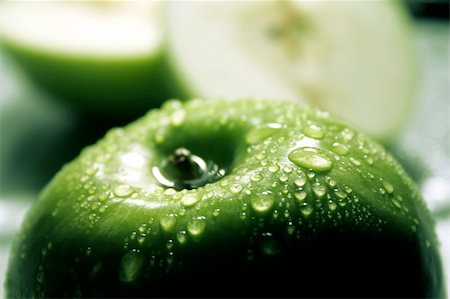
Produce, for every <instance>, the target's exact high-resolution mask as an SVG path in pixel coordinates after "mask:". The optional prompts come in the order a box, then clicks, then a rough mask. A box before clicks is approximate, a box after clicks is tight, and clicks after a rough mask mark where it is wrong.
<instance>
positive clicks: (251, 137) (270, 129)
mask: <svg viewBox="0 0 450 299" xmlns="http://www.w3.org/2000/svg"><path fill="white" fill-rule="evenodd" d="M281 128H283V126H282V125H281V124H279V123H268V124H264V125H260V126H257V127H256V128H253V129H252V130H250V131H249V132H248V133H247V136H246V138H245V140H246V142H247V143H248V144H255V143H258V142H261V141H263V140H264V139H266V138H269V137H270V136H272V135H274V134H275V133H277V132H278V131H279V130H280V129H281Z"/></svg>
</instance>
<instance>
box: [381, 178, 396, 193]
mask: <svg viewBox="0 0 450 299" xmlns="http://www.w3.org/2000/svg"><path fill="white" fill-rule="evenodd" d="M382 184H383V188H384V190H385V191H386V192H387V193H388V194H392V193H393V192H394V185H392V184H391V183H390V182H388V181H384V180H383V182H382Z"/></svg>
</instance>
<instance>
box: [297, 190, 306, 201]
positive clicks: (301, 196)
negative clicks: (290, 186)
mask: <svg viewBox="0 0 450 299" xmlns="http://www.w3.org/2000/svg"><path fill="white" fill-rule="evenodd" d="M306 195H307V194H306V192H305V191H300V192H295V193H294V196H295V198H296V199H297V200H298V201H304V200H305V198H306Z"/></svg>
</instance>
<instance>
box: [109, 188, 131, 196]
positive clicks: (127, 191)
mask: <svg viewBox="0 0 450 299" xmlns="http://www.w3.org/2000/svg"><path fill="white" fill-rule="evenodd" d="M133 192H134V190H133V188H131V187H130V186H128V185H119V186H117V187H116V188H114V191H113V193H114V195H115V196H117V197H128V196H130V195H131V194H133Z"/></svg>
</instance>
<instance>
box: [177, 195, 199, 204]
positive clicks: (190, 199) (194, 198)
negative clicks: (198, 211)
mask: <svg viewBox="0 0 450 299" xmlns="http://www.w3.org/2000/svg"><path fill="white" fill-rule="evenodd" d="M199 201H200V197H199V196H198V195H197V194H194V193H187V194H185V195H183V197H182V198H181V200H180V202H181V204H182V205H183V206H185V207H192V206H194V205H195V204H197V203H198V202H199Z"/></svg>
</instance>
